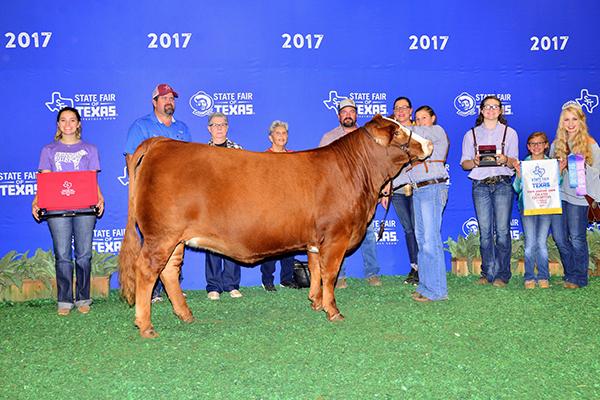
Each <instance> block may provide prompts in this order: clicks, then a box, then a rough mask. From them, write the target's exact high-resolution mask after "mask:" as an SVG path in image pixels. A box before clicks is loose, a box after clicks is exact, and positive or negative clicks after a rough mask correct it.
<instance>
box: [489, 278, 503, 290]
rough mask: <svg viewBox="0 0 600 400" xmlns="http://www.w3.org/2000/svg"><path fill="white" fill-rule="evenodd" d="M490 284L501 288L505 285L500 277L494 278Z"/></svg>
mask: <svg viewBox="0 0 600 400" xmlns="http://www.w3.org/2000/svg"><path fill="white" fill-rule="evenodd" d="M492 285H493V286H494V287H497V288H503V287H506V282H504V281H503V280H502V279H494V283H492Z"/></svg>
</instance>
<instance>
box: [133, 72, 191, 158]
mask: <svg viewBox="0 0 600 400" xmlns="http://www.w3.org/2000/svg"><path fill="white" fill-rule="evenodd" d="M177 97H179V95H178V94H177V92H176V91H174V90H173V88H172V87H171V86H169V85H168V84H166V83H161V84H159V85H156V87H155V88H154V90H153V91H152V106H153V107H154V111H153V112H151V113H150V114H148V115H146V116H143V117H141V118H138V119H136V120H135V122H134V123H133V125H131V127H130V128H129V132H128V133H127V143H126V144H125V153H127V154H133V153H134V152H135V149H136V148H137V147H138V146H139V144H140V143H142V142H143V141H144V140H146V139H149V138H151V137H155V136H164V137H168V138H171V139H175V140H182V141H184V142H189V141H191V140H192V137H191V135H190V133H189V130H188V127H187V125H186V124H185V123H183V122H182V121H177V120H176V119H175V118H174V117H173V114H174V113H175V99H176V98H177Z"/></svg>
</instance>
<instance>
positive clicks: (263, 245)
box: [185, 236, 307, 264]
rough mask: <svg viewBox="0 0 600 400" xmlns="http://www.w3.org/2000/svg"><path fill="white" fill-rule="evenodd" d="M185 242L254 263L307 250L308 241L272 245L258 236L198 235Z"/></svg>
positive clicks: (194, 246)
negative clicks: (235, 237)
mask: <svg viewBox="0 0 600 400" xmlns="http://www.w3.org/2000/svg"><path fill="white" fill-rule="evenodd" d="M257 239H258V240H257ZM185 244H186V246H189V247H193V248H198V249H205V250H210V251H212V252H215V253H219V254H223V255H226V256H228V257H231V258H233V259H235V260H238V261H241V262H243V263H248V264H252V263H255V262H257V261H260V260H262V259H265V258H267V257H271V256H276V255H280V254H285V253H290V252H296V251H305V250H306V246H307V241H299V240H294V241H289V242H287V243H283V242H280V243H278V245H270V244H269V243H268V242H263V241H262V240H260V238H257V237H249V238H247V240H240V239H239V238H238V239H237V240H233V239H232V238H222V239H221V238H212V239H211V238H207V237H197V236H196V237H191V238H190V239H187V240H186V241H185Z"/></svg>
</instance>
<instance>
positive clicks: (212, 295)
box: [206, 291, 221, 300]
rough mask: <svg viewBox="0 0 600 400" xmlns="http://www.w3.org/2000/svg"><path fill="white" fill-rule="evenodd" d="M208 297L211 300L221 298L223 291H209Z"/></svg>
mask: <svg viewBox="0 0 600 400" xmlns="http://www.w3.org/2000/svg"><path fill="white" fill-rule="evenodd" d="M206 297H208V299H209V300H219V299H220V298H221V293H219V292H216V291H212V292H208V294H207V295H206Z"/></svg>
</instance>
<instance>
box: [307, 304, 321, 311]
mask: <svg viewBox="0 0 600 400" xmlns="http://www.w3.org/2000/svg"><path fill="white" fill-rule="evenodd" d="M310 308H312V309H313V310H314V311H323V304H321V303H312V304H311V305H310Z"/></svg>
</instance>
